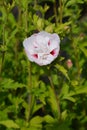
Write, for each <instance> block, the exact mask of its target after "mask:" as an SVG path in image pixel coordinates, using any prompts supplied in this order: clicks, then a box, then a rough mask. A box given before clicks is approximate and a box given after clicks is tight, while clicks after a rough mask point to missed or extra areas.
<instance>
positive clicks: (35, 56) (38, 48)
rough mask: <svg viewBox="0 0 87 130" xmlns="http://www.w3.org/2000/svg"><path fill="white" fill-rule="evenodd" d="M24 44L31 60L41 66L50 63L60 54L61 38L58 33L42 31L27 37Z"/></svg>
mask: <svg viewBox="0 0 87 130" xmlns="http://www.w3.org/2000/svg"><path fill="white" fill-rule="evenodd" d="M23 46H24V48H25V52H26V54H27V57H28V59H29V60H30V61H32V62H35V63H37V64H38V65H40V66H42V65H48V64H50V63H51V62H52V61H53V60H54V59H56V58H57V56H58V54H59V50H60V38H59V36H58V35H57V34H56V33H53V34H50V33H47V32H45V31H41V32H39V33H36V34H33V35H31V36H30V37H29V38H26V39H25V40H24V41H23Z"/></svg>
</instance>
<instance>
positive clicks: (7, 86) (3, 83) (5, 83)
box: [0, 78, 25, 90]
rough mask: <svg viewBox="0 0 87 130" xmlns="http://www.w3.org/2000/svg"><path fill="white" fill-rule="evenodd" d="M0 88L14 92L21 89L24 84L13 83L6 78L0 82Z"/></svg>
mask: <svg viewBox="0 0 87 130" xmlns="http://www.w3.org/2000/svg"><path fill="white" fill-rule="evenodd" d="M0 86H1V88H4V89H14V90H16V89H17V88H23V87H25V85H24V84H21V83H18V82H15V81H14V80H12V79H8V78H6V79H3V80H2V81H1V82H0Z"/></svg>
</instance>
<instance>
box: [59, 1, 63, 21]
mask: <svg viewBox="0 0 87 130" xmlns="http://www.w3.org/2000/svg"><path fill="white" fill-rule="evenodd" d="M59 6H60V23H61V24H62V17H63V16H62V14H63V9H62V0H59Z"/></svg>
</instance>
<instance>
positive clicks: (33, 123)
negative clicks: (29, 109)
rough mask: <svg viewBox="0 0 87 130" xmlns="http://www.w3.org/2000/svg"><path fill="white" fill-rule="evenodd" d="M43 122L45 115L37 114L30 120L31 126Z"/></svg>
mask: <svg viewBox="0 0 87 130" xmlns="http://www.w3.org/2000/svg"><path fill="white" fill-rule="evenodd" d="M42 122H43V117H40V116H35V117H33V118H32V119H31V120H30V125H31V126H37V125H38V124H41V123H42Z"/></svg>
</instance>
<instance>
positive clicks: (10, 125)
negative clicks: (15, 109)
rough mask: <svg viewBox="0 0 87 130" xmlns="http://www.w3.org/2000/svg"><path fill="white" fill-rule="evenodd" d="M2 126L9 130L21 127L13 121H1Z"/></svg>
mask: <svg viewBox="0 0 87 130" xmlns="http://www.w3.org/2000/svg"><path fill="white" fill-rule="evenodd" d="M0 124H1V125H4V126H6V127H7V128H19V126H18V125H17V124H16V123H15V122H14V121H12V120H4V121H0Z"/></svg>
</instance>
